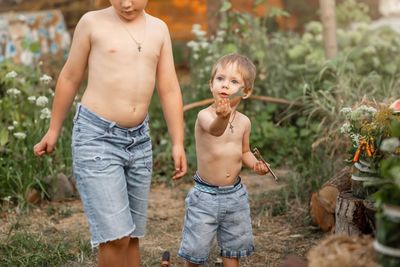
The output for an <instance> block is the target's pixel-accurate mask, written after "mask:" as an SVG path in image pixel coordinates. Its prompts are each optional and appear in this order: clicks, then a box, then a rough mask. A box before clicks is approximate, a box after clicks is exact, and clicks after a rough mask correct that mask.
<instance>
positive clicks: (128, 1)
mask: <svg viewBox="0 0 400 267" xmlns="http://www.w3.org/2000/svg"><path fill="white" fill-rule="evenodd" d="M132 5H133V3H132V0H122V1H121V7H122V8H130V7H131V6H132Z"/></svg>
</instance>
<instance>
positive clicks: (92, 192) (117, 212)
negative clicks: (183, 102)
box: [72, 104, 153, 247]
mask: <svg viewBox="0 0 400 267" xmlns="http://www.w3.org/2000/svg"><path fill="white" fill-rule="evenodd" d="M72 156H73V169H74V175H75V177H76V183H77V188H78V191H79V195H80V197H81V200H82V202H83V208H84V211H85V214H86V216H87V218H88V222H89V227H90V232H91V235H92V240H91V244H92V246H93V247H96V246H98V245H99V244H100V243H104V242H107V241H112V240H116V239H120V238H122V237H125V236H130V237H143V236H144V233H145V227H146V220H147V205H148V193H149V189H150V183H151V175H152V164H153V162H152V145H151V140H150V133H149V127H148V116H147V117H146V119H145V120H144V121H143V122H142V123H141V124H140V125H138V126H136V127H133V128H124V127H120V126H118V125H117V124H116V123H115V122H112V121H108V120H106V119H104V118H101V117H100V116H98V115H97V114H95V113H93V112H92V111H90V110H89V109H87V108H86V107H84V106H82V105H81V104H78V106H77V110H76V114H75V117H74V127H73V133H72Z"/></svg>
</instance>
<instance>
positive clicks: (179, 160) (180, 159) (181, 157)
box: [172, 146, 187, 180]
mask: <svg viewBox="0 0 400 267" xmlns="http://www.w3.org/2000/svg"><path fill="white" fill-rule="evenodd" d="M172 158H173V159H174V166H175V170H174V175H173V176H172V179H173V180H178V179H181V178H182V177H183V176H184V175H185V174H186V171H187V163H186V154H185V150H184V149H183V146H173V147H172Z"/></svg>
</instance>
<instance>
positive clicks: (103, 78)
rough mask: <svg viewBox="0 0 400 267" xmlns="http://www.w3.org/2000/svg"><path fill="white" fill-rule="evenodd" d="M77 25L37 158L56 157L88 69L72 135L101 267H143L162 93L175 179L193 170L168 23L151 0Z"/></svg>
mask: <svg viewBox="0 0 400 267" xmlns="http://www.w3.org/2000/svg"><path fill="white" fill-rule="evenodd" d="M110 3H111V6H110V7H108V8H105V9H102V10H98V11H91V12H88V13H86V14H85V15H84V16H83V17H82V18H81V19H80V21H79V23H78V24H77V26H76V29H75V32H74V37H73V41H72V45H71V49H70V53H69V56H68V59H67V61H66V63H65V65H64V67H63V69H62V71H61V73H60V75H59V78H58V81H57V85H56V92H55V97H54V101H53V108H52V116H51V120H50V126H49V129H48V131H47V133H46V134H45V135H44V137H43V138H42V140H41V141H40V142H39V143H38V144H36V145H35V146H34V153H35V155H37V156H42V155H44V154H46V153H51V152H52V151H53V150H54V148H55V145H56V142H57V139H58V136H59V134H60V131H61V128H62V124H63V121H64V120H65V118H66V116H67V113H68V111H69V109H70V107H71V105H72V102H73V100H74V98H75V96H76V94H77V91H78V89H79V87H80V85H81V83H82V81H83V79H84V75H85V71H86V68H87V70H88V83H87V87H86V89H85V91H84V93H83V96H82V99H81V103H79V104H78V106H77V110H76V114H75V117H74V129H73V134H72V153H73V168H74V174H75V176H76V179H77V186H78V190H79V193H80V197H81V199H82V202H83V205H84V210H85V213H86V216H87V218H88V222H89V226H90V231H91V234H92V240H91V243H92V246H94V247H95V246H100V249H99V258H98V262H99V266H139V265H140V254H139V240H138V238H140V237H143V235H144V233H145V225H146V211H147V200H148V192H149V187H150V181H151V174H152V146H151V140H150V135H149V126H148V115H147V114H148V107H149V104H150V100H151V97H152V94H153V91H154V87H155V85H156V84H157V92H158V95H159V97H160V101H161V104H162V107H163V112H164V117H165V120H166V122H167V126H168V131H169V134H170V136H171V139H172V156H173V160H174V167H175V171H174V174H173V177H172V178H173V179H179V178H181V177H182V176H183V175H184V174H185V173H186V157H185V152H184V147H183V111H182V96H181V91H180V87H179V84H178V80H177V77H176V73H175V69H174V63H173V57H172V48H171V40H170V35H169V32H168V28H167V26H166V24H165V23H164V22H163V21H161V20H160V19H158V18H155V17H153V16H151V15H149V14H147V13H146V12H145V10H144V8H145V7H146V4H147V0H110Z"/></svg>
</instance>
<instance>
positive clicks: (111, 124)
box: [107, 122, 116, 133]
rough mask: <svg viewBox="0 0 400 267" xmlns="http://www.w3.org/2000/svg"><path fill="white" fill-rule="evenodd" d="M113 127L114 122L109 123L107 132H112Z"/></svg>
mask: <svg viewBox="0 0 400 267" xmlns="http://www.w3.org/2000/svg"><path fill="white" fill-rule="evenodd" d="M115 125H116V123H115V122H111V123H110V124H109V125H108V128H107V132H108V133H110V132H111V130H112V128H113V127H114V126H115Z"/></svg>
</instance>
